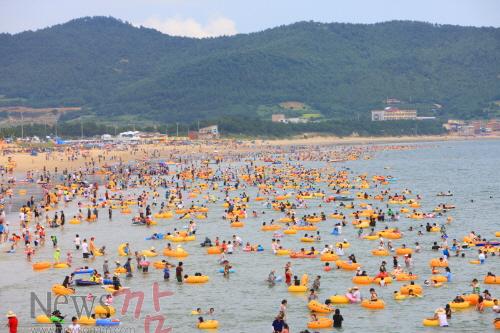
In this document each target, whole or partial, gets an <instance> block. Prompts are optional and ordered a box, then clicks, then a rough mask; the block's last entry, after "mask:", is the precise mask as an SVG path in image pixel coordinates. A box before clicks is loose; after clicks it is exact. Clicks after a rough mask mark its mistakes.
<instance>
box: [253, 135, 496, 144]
mask: <svg viewBox="0 0 500 333" xmlns="http://www.w3.org/2000/svg"><path fill="white" fill-rule="evenodd" d="M482 140H500V136H497V135H490V136H472V137H466V136H454V135H422V136H398V137H395V136H384V137H338V136H312V137H307V138H292V139H276V140H254V141H255V143H256V144H258V145H261V146H276V145H279V146H291V145H332V144H338V145H371V144H386V143H420V142H422V143H423V142H447V141H482Z"/></svg>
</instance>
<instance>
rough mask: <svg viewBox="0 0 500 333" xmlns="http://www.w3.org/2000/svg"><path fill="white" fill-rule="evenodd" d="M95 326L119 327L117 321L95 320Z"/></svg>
mask: <svg viewBox="0 0 500 333" xmlns="http://www.w3.org/2000/svg"><path fill="white" fill-rule="evenodd" d="M95 325H96V326H118V325H120V321H119V320H117V319H109V318H107V319H96V321H95Z"/></svg>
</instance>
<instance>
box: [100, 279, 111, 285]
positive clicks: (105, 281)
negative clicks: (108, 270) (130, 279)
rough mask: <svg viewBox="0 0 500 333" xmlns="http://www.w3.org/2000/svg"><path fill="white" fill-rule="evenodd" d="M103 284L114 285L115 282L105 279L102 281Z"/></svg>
mask: <svg viewBox="0 0 500 333" xmlns="http://www.w3.org/2000/svg"><path fill="white" fill-rule="evenodd" d="M102 284H105V285H110V284H113V280H111V279H103V280H102Z"/></svg>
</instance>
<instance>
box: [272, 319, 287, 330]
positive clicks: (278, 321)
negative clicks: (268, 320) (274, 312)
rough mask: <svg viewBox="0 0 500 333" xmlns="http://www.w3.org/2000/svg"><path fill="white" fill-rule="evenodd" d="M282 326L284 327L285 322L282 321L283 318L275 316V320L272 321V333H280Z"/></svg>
mask: <svg viewBox="0 0 500 333" xmlns="http://www.w3.org/2000/svg"><path fill="white" fill-rule="evenodd" d="M283 326H285V321H284V320H283V317H281V316H277V317H276V319H274V321H273V330H274V333H281V331H283Z"/></svg>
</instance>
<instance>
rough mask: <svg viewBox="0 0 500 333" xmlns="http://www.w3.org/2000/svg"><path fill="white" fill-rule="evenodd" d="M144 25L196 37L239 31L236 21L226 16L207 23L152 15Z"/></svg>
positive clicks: (231, 33)
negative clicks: (160, 17)
mask: <svg viewBox="0 0 500 333" xmlns="http://www.w3.org/2000/svg"><path fill="white" fill-rule="evenodd" d="M143 25H144V26H145V27H148V28H153V29H156V30H158V31H161V32H163V33H165V34H168V35H172V36H184V37H195V38H204V37H217V36H224V35H226V36H230V35H234V34H236V33H237V31H236V24H235V23H234V21H233V20H231V19H228V18H226V17H217V18H214V19H211V20H209V21H208V22H207V23H206V24H205V25H203V24H201V23H199V22H198V21H196V20H195V19H192V18H186V19H183V18H179V17H174V18H167V19H166V20H161V19H158V18H156V17H151V18H149V19H147V20H146V21H145V22H144V23H143Z"/></svg>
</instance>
